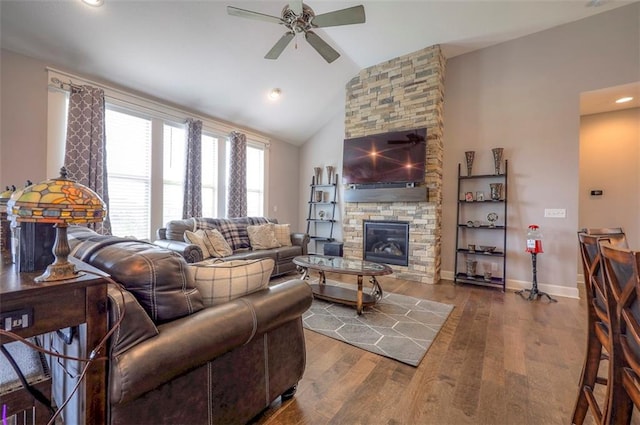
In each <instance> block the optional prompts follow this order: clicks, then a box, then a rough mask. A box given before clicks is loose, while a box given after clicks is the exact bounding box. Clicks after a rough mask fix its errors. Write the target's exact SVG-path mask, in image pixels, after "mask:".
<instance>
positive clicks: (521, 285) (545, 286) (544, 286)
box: [440, 271, 580, 299]
mask: <svg viewBox="0 0 640 425" xmlns="http://www.w3.org/2000/svg"><path fill="white" fill-rule="evenodd" d="M453 276H454V274H453V272H451V271H441V272H440V277H441V278H442V279H445V280H453ZM506 286H507V289H509V290H513V291H519V290H521V289H531V282H528V281H522V280H513V279H507V285H506ZM538 290H540V291H542V292H547V293H548V294H549V295H554V296H557V297H564V298H575V299H580V292H579V290H578V287H577V285H576V287H574V288H571V287H568V286H560V285H552V284H550V283H539V282H538Z"/></svg>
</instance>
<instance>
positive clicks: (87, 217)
mask: <svg viewBox="0 0 640 425" xmlns="http://www.w3.org/2000/svg"><path fill="white" fill-rule="evenodd" d="M7 215H8V217H9V220H11V221H17V222H35V223H66V224H83V223H97V222H101V221H103V220H104V219H105V217H106V215H107V208H106V205H105V204H104V202H102V199H100V197H99V196H98V194H97V193H95V192H94V191H93V190H91V189H89V188H88V187H86V186H84V185H82V184H80V183H77V182H75V181H74V180H71V179H68V178H67V177H66V171H65V170H64V169H63V170H61V175H60V177H58V178H55V179H50V180H46V181H43V182H42V183H37V184H33V185H31V186H27V187H25V188H24V189H22V190H18V191H16V192H14V193H13V195H11V198H10V199H9V201H8V202H7Z"/></svg>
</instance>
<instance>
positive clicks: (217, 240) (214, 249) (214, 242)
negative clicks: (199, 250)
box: [204, 229, 233, 258]
mask: <svg viewBox="0 0 640 425" xmlns="http://www.w3.org/2000/svg"><path fill="white" fill-rule="evenodd" d="M204 234H205V238H204V243H205V244H206V245H207V248H208V249H209V254H211V256H212V257H218V258H220V257H228V256H230V255H231V254H233V249H231V246H229V243H228V242H227V240H226V239H225V238H224V236H222V233H220V232H219V231H218V229H207V230H205V231H204Z"/></svg>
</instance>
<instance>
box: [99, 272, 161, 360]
mask: <svg viewBox="0 0 640 425" xmlns="http://www.w3.org/2000/svg"><path fill="white" fill-rule="evenodd" d="M107 297H108V300H109V304H108V305H109V328H111V327H113V326H115V324H116V322H117V321H118V319H120V317H122V315H123V313H124V318H123V320H122V322H120V326H119V328H118V329H117V330H116V331H115V332H114V334H113V336H112V337H111V344H110V353H111V355H112V356H118V355H120V354H122V353H123V352H125V351H127V350H128V349H129V348H131V347H133V346H135V345H137V344H139V343H141V342H142V341H145V340H147V339H149V338H153V337H154V336H156V335H158V328H156V325H155V324H154V323H153V321H152V320H151V318H150V317H149V315H148V314H147V312H146V311H145V310H144V308H143V307H142V306H141V305H140V303H139V302H138V300H136V298H135V297H134V296H133V294H132V293H131V292H129V291H127V290H126V289H124V288H122V289H118V288H116V287H114V286H113V285H109V286H108V288H107Z"/></svg>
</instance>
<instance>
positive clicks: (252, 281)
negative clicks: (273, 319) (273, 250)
mask: <svg viewBox="0 0 640 425" xmlns="http://www.w3.org/2000/svg"><path fill="white" fill-rule="evenodd" d="M274 265H275V262H274V261H273V260H272V259H271V258H263V259H260V260H232V261H224V262H220V261H219V260H209V261H203V262H200V263H197V264H189V265H188V266H187V270H188V273H189V275H190V276H191V279H192V280H193V282H195V285H196V287H197V288H198V290H199V291H200V293H201V294H202V299H203V301H204V304H205V305H206V306H213V305H217V304H222V303H226V302H229V301H231V300H233V299H235V298H239V297H242V296H244V295H247V294H251V293H253V292H256V291H259V290H261V289H264V288H267V287H268V286H269V277H270V276H271V272H272V271H273V267H274Z"/></svg>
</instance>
